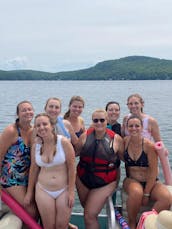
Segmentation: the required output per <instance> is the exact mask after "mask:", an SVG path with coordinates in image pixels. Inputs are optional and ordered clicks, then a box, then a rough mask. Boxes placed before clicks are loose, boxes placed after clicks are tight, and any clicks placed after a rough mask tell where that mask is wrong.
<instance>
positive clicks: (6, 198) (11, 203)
mask: <svg viewBox="0 0 172 229" xmlns="http://www.w3.org/2000/svg"><path fill="white" fill-rule="evenodd" d="M1 199H2V201H3V202H4V203H5V204H6V205H8V207H9V208H10V209H11V210H12V211H13V212H14V213H15V215H16V216H18V217H19V218H20V219H21V220H22V221H23V222H24V223H25V224H27V225H28V226H29V227H30V228H34V229H42V227H41V226H40V225H39V224H38V223H37V222H36V221H35V220H34V219H33V218H32V217H31V216H30V215H29V214H28V213H27V212H26V211H25V210H24V209H23V207H21V205H20V204H18V203H17V201H16V200H14V199H13V198H12V197H11V196H10V195H9V194H8V193H6V192H5V191H4V190H1Z"/></svg>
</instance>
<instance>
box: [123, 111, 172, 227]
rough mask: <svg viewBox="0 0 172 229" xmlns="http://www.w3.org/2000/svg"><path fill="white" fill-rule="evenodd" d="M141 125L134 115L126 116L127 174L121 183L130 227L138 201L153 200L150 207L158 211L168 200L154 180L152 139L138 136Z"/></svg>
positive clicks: (155, 165) (159, 184)
mask: <svg viewBox="0 0 172 229" xmlns="http://www.w3.org/2000/svg"><path fill="white" fill-rule="evenodd" d="M142 128H143V124H142V120H141V119H140V118H139V117H138V116H135V115H132V116H130V117H129V119H128V121H127V129H128V132H129V134H130V136H127V137H125V138H124V146H125V152H124V154H123V160H124V162H125V166H126V175H127V177H126V178H125V180H124V182H123V187H124V190H125V191H126V192H127V194H128V199H127V211H128V220H129V226H130V228H131V229H135V228H136V217H137V214H138V212H139V209H140V207H141V205H147V204H148V202H149V201H150V200H154V201H155V203H154V206H153V208H154V209H155V210H156V211H157V212H160V211H161V210H168V209H169V207H170V203H171V196H170V193H169V191H168V190H167V188H166V187H165V186H164V185H163V184H162V183H160V182H159V181H157V174H158V156H157V154H156V151H155V149H154V145H153V143H152V142H151V141H150V140H148V139H146V138H143V137H142V135H141V133H142Z"/></svg>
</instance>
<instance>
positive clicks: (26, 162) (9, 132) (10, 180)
mask: <svg viewBox="0 0 172 229" xmlns="http://www.w3.org/2000/svg"><path fill="white" fill-rule="evenodd" d="M16 113H17V116H18V117H17V119H16V122H15V123H13V124H11V125H9V126H7V127H6V128H5V129H4V131H3V132H2V134H1V136H0V156H1V157H0V159H1V168H0V169H1V178H0V184H1V186H2V188H3V189H4V190H5V191H6V192H8V193H9V194H10V195H11V196H12V197H13V198H14V199H16V200H17V202H18V203H20V204H21V205H22V206H23V207H24V208H25V209H26V211H28V212H29V213H30V214H31V215H32V216H33V217H35V216H36V207H35V204H34V201H33V202H32V203H31V204H27V205H26V204H24V203H25V201H24V198H25V194H26V190H27V185H28V174H29V168H30V146H31V138H32V132H33V127H32V126H31V121H32V119H33V115H34V111H33V107H32V104H31V103H30V102H28V101H22V102H20V103H19V104H18V105H17V111H16ZM33 197H34V195H33ZM33 199H34V198H33Z"/></svg>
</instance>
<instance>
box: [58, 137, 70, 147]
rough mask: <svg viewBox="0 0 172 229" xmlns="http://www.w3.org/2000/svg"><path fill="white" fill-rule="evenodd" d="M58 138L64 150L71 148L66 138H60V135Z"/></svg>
mask: <svg viewBox="0 0 172 229" xmlns="http://www.w3.org/2000/svg"><path fill="white" fill-rule="evenodd" d="M60 136H61V143H62V146H63V147H64V148H67V147H70V146H72V144H71V142H70V140H69V139H68V138H66V137H65V136H62V135H60Z"/></svg>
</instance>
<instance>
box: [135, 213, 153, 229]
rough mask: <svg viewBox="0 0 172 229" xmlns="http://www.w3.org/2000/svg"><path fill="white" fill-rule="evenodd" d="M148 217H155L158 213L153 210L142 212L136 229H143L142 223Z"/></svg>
mask: <svg viewBox="0 0 172 229" xmlns="http://www.w3.org/2000/svg"><path fill="white" fill-rule="evenodd" d="M150 215H154V216H157V215H158V213H157V212H156V211H155V209H152V211H147V212H143V213H142V215H141V217H140V219H139V222H138V224H137V228H136V229H145V227H144V222H145V220H146V218H147V217H148V216H150Z"/></svg>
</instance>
